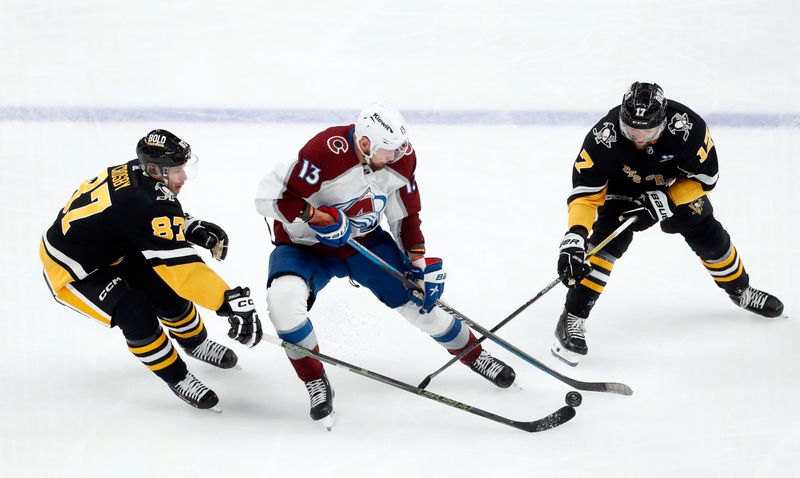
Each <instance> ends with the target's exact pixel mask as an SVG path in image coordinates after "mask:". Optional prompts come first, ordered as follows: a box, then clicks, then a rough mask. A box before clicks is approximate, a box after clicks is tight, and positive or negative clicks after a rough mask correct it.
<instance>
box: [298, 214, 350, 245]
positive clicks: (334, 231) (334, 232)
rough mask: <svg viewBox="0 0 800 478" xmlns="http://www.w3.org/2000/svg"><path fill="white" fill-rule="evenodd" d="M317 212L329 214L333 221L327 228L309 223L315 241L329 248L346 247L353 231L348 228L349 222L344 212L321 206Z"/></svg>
mask: <svg viewBox="0 0 800 478" xmlns="http://www.w3.org/2000/svg"><path fill="white" fill-rule="evenodd" d="M317 211H321V212H324V213H327V214H330V215H331V216H333V220H334V222H333V223H332V224H328V225H327V226H318V225H314V224H310V223H309V226H310V227H311V229H313V230H314V231H315V232H316V233H317V234H316V238H317V240H318V241H319V242H321V243H322V244H325V245H326V246H329V247H342V246H345V245H347V241H348V239H350V235H351V234H352V232H353V230H352V228H351V227H350V220H349V219H348V218H347V215H346V214H345V213H344V211H342V210H341V209H337V208H335V207H330V206H321V207H319V208H317Z"/></svg>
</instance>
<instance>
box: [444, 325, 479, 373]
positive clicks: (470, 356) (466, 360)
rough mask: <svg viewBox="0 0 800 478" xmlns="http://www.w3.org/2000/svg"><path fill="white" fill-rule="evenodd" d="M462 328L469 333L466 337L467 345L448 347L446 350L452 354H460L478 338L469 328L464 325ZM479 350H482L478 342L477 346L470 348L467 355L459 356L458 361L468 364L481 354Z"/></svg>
mask: <svg viewBox="0 0 800 478" xmlns="http://www.w3.org/2000/svg"><path fill="white" fill-rule="evenodd" d="M464 328H465V329H466V330H467V332H468V333H469V338H468V341H467V345H465V346H463V347H461V348H460V349H448V352H450V353H451V354H453V355H458V354H460V353H461V352H462V351H463V350H464V349H466V348H468V347H470V346H471V345H472V344H474V343H475V341H476V340H478V339H476V338H475V334H473V333H472V331H471V330H470V329H467V328H466V327H464ZM481 351H483V346H482V345H480V344H479V345H478V346H477V347H475V348H474V349H472V350H470V352H469V353H468V354H467V355H465V356H463V357H461V358H460V359H459V361H460V362H461V363H463V364H467V365H469V364H471V363H472V362H474V361H475V359H476V358H478V356H479V355H480V354H481Z"/></svg>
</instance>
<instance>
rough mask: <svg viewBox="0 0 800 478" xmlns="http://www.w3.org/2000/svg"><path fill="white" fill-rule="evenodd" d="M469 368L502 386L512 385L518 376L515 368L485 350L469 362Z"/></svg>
mask: <svg viewBox="0 0 800 478" xmlns="http://www.w3.org/2000/svg"><path fill="white" fill-rule="evenodd" d="M469 368H470V369H472V371H473V372H475V373H477V374H478V375H480V376H481V377H483V378H485V379H486V380H488V381H490V382H492V383H493V384H495V385H497V386H498V387H500V388H508V387H510V386H511V384H512V383H514V379H515V378H516V377H517V374H516V373H514V369H513V368H511V367H509V366H508V365H506V364H505V362H503V361H502V360H498V359H496V358H494V357H492V356H491V355H490V354H489V352H487V351H485V350H481V354H480V355H478V358H476V359H475V360H473V361H472V363H471V364H469Z"/></svg>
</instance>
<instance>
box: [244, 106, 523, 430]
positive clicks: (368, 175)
mask: <svg viewBox="0 0 800 478" xmlns="http://www.w3.org/2000/svg"><path fill="white" fill-rule="evenodd" d="M416 163H417V157H416V153H415V151H414V149H413V147H412V146H411V144H410V143H409V142H408V132H407V128H406V123H405V120H404V119H403V117H402V115H401V114H400V112H399V111H397V110H396V109H394V108H393V107H391V106H388V105H386V104H381V103H375V104H372V105H370V106H369V107H367V108H366V109H364V110H363V111H362V112H361V113H360V114H359V115H358V119H357V121H356V123H355V124H350V125H344V126H334V127H331V128H328V129H326V130H324V131H322V132H320V133H318V134H317V135H316V136H314V137H313V138H311V140H309V141H308V143H306V145H305V146H303V148H302V149H301V150H300V152H299V154H298V156H297V159H296V160H294V161H292V162H291V163H290V164H288V165H283V166H279V167H277V168H276V169H275V170H274V171H273V172H271V173H269V174H267V175H266V176H265V177H264V178H263V179H262V180H261V183H260V184H259V188H258V193H257V196H256V209H257V210H258V212H259V213H260V214H261V215H263V216H266V217H268V218H272V219H274V236H275V237H274V243H275V249H274V250H273V252H272V254H271V255H270V259H269V272H268V277H267V302H268V306H269V318H270V320H271V321H272V324H273V325H274V326H275V329H276V330H277V332H278V335H279V336H280V337H281V338H282V339H283V340H285V341H287V342H291V343H294V344H298V345H301V346H303V347H306V348H308V349H312V350H314V351H319V345H318V343H317V337H316V334H315V333H314V327H313V325H312V323H311V320H310V319H309V317H308V311H309V309H311V307H312V305H313V304H314V300H315V298H316V296H317V294H318V293H319V291H320V290H322V289H323V288H324V287H325V286H326V285H327V284H328V282H329V281H330V280H331V279H332V278H333V277H349V278H350V279H351V280H353V281H355V282H357V283H359V284H361V285H362V286H364V287H366V288H367V289H369V290H370V291H371V292H372V293H373V294H374V295H375V296H376V297H377V298H378V299H379V300H380V301H381V302H383V303H384V304H386V305H387V306H388V307H391V308H393V309H395V310H396V311H397V312H399V313H400V315H402V316H403V317H405V318H406V319H407V320H408V321H409V322H411V323H412V324H414V325H415V326H416V327H418V328H419V329H420V330H422V331H423V332H425V333H426V334H428V335H430V336H431V337H432V338H433V339H434V340H436V341H437V342H438V343H439V344H441V345H442V346H443V347H445V348H446V349H447V350H448V351H449V352H450V353H451V354H457V353H459V352H460V351H461V350H463V349H464V348H466V347H468V346H470V345H471V344H472V343H474V342H475V340H476V339H475V336H474V335H473V334H472V332H471V331H470V330H469V328H468V327H467V326H466V325H463V324H462V323H461V322H460V321H457V320H455V319H454V318H453V317H452V316H451V315H449V314H447V313H446V312H444V311H443V310H441V309H439V308H438V307H436V305H435V302H436V300H438V299H439V297H440V296H441V294H442V292H443V291H444V280H445V277H446V274H445V273H444V270H443V269H442V260H441V259H438V258H426V257H425V240H424V238H423V235H422V231H421V229H420V222H421V221H420V218H419V212H420V195H419V190H418V189H417V184H416V182H415V179H414V170H415V168H416ZM382 216H385V217H386V219H387V221H388V223H389V226H390V230H391V233H392V234H391V235H390V234H389V233H388V232H386V231H385V230H383V229H382V228H381V227H380V225H379V224H380V222H381V218H382ZM392 236H394V237H392ZM350 238H354V239H355V240H356V241H358V242H359V243H361V244H363V245H364V246H366V247H367V248H369V249H371V250H372V251H373V252H375V253H376V254H377V255H379V256H380V257H381V258H382V259H383V260H385V261H386V262H388V263H389V264H391V265H392V266H393V267H395V268H396V269H398V270H401V271H406V272H407V273H408V274H410V275H411V276H412V277H413V278H414V280H416V281H417V282H418V283H419V284H420V285H423V287H422V288H423V290H425V291H426V294H425V295H424V296H422V295H421V294H419V293H412V292H411V291H409V290H408V289H406V288H405V287H404V286H403V285H402V284H401V283H400V282H398V281H397V280H395V279H394V278H392V277H391V276H389V275H388V274H386V273H384V271H382V270H380V268H379V267H378V266H376V265H375V264H373V263H372V262H370V261H369V260H368V259H367V258H366V257H364V256H362V255H361V254H358V253H356V251H355V250H354V249H353V248H352V247H350V246H349V245H347V241H348V240H349V239H350ZM286 353H287V355H288V357H289V360H290V362H291V364H292V366H293V367H294V369H295V372H296V373H297V376H298V377H299V378H300V379H301V380H302V381H303V382H304V383H305V385H306V388H307V390H308V393H309V397H310V400H311V418H312V419H314V420H322V419H326V420H331V419H332V417H333V415H332V412H333V390H332V389H331V386H330V383H329V382H328V378H327V376H326V374H325V372H324V369H323V366H322V363H321V362H320V361H318V360H316V359H314V358H310V357H305V356H303V355H300V354H298V353H296V352H292V351H290V350H287V351H286ZM400 353H406V354H409V355H410V354H413V351H412V350H406V351H404V352H400ZM461 361H462V362H463V363H464V364H466V365H467V366H469V367H470V368H471V369H472V370H473V371H475V372H477V373H478V374H480V375H481V376H482V377H484V378H486V379H488V380H490V381H491V382H492V383H494V384H495V385H496V386H498V387H501V388H507V387H509V386H510V385H511V384H512V383H513V381H514V378H515V374H514V370H513V369H512V368H511V367H509V366H508V365H506V364H505V363H503V362H502V361H500V360H498V359H496V358H494V357H492V356H491V355H490V354H489V353H488V352H486V351H485V350H483V349H482V347H481V346H480V345H479V346H478V347H476V348H475V349H473V350H472V351H471V352H470V353H469V354H467V355H465V356H464V358H462V359H461Z"/></svg>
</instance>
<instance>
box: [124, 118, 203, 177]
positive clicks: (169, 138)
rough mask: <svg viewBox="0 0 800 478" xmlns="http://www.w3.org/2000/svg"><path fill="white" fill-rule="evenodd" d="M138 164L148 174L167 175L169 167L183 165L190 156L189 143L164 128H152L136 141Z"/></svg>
mask: <svg viewBox="0 0 800 478" xmlns="http://www.w3.org/2000/svg"><path fill="white" fill-rule="evenodd" d="M136 157H137V158H139V165H140V166H141V167H142V170H143V171H144V172H145V173H147V174H149V175H151V176H152V175H156V176H163V177H164V178H166V177H168V176H169V169H170V168H171V167H175V166H183V165H185V164H186V163H187V162H188V161H189V160H190V159H192V158H193V156H192V148H191V147H190V146H189V143H187V142H186V141H184V140H182V139H180V138H178V137H177V136H175V135H174V134H172V133H170V132H169V131H167V130H165V129H154V130H153V131H151V132H149V133H147V135H146V136H145V137H143V138H142V139H140V140H139V142H138V143H136Z"/></svg>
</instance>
